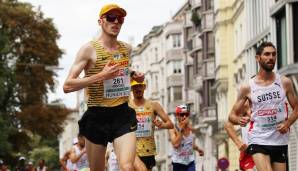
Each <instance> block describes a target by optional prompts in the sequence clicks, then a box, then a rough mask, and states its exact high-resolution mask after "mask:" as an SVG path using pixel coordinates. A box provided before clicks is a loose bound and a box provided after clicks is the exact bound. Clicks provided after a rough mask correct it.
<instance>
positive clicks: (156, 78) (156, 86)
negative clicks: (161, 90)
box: [155, 75, 158, 91]
mask: <svg viewBox="0 0 298 171" xmlns="http://www.w3.org/2000/svg"><path fill="white" fill-rule="evenodd" d="M155 90H156V91H158V76H157V75H155Z"/></svg>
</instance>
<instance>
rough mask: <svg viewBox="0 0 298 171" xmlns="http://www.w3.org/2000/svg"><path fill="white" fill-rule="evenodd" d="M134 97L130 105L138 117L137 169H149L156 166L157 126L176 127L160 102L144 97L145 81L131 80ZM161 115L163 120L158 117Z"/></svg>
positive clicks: (142, 170)
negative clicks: (155, 137)
mask: <svg viewBox="0 0 298 171" xmlns="http://www.w3.org/2000/svg"><path fill="white" fill-rule="evenodd" d="M131 87H132V92H133V98H132V99H130V101H129V106H130V107H132V108H133V109H135V111H136V114H137V119H138V128H137V131H136V137H137V155H136V158H135V163H134V166H135V169H136V170H137V171H148V170H151V169H152V168H153V167H154V166H155V163H156V161H155V157H154V156H155V155H156V145H155V141H154V129H155V126H156V127H158V128H159V129H172V128H173V127H174V125H173V123H172V121H171V120H170V118H169V116H168V115H167V114H166V112H165V111H164V109H163V108H162V106H161V105H160V104H159V103H158V102H154V101H151V100H147V99H145V98H144V91H145V89H146V84H145V82H142V83H139V82H136V81H132V82H131ZM157 116H158V117H160V118H161V120H162V121H160V120H159V119H158V118H157Z"/></svg>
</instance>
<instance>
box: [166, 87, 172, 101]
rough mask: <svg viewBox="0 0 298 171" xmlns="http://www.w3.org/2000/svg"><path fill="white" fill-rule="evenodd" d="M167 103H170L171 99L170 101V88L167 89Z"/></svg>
mask: <svg viewBox="0 0 298 171" xmlns="http://www.w3.org/2000/svg"><path fill="white" fill-rule="evenodd" d="M167 94H168V102H170V101H172V99H171V89H170V88H168V93H167Z"/></svg>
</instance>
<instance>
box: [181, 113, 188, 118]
mask: <svg viewBox="0 0 298 171" xmlns="http://www.w3.org/2000/svg"><path fill="white" fill-rule="evenodd" d="M179 116H180V117H184V116H186V117H188V116H189V113H179Z"/></svg>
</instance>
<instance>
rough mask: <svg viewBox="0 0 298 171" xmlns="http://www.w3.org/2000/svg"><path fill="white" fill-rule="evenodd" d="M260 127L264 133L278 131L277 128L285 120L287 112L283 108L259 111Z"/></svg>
mask: <svg viewBox="0 0 298 171" xmlns="http://www.w3.org/2000/svg"><path fill="white" fill-rule="evenodd" d="M257 114H258V116H259V119H258V120H259V126H260V127H261V129H262V130H263V131H270V130H276V126H277V125H278V124H279V123H281V122H283V121H284V120H285V111H284V108H283V106H282V105H281V106H278V108H275V109H265V110H259V111H258V113H257Z"/></svg>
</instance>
